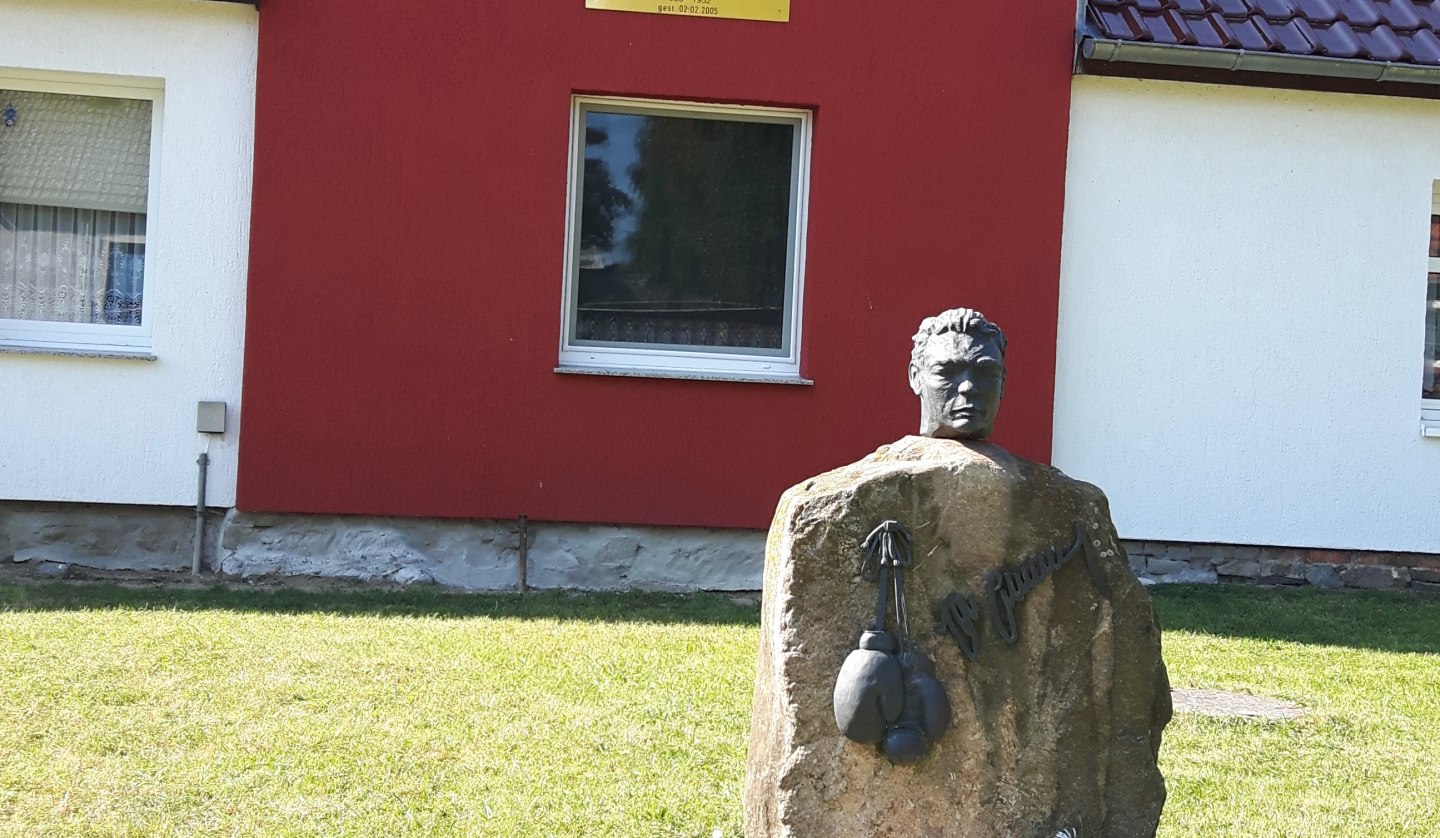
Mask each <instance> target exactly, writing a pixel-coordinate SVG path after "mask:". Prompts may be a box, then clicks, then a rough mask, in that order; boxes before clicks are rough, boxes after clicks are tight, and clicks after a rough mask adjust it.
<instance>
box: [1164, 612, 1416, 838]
mask: <svg viewBox="0 0 1440 838" xmlns="http://www.w3.org/2000/svg"><path fill="white" fill-rule="evenodd" d="M1152 590H1155V589H1152ZM1155 593H1156V606H1157V608H1158V610H1159V612H1160V618H1161V623H1162V625H1163V626H1164V627H1165V638H1164V644H1165V660H1166V664H1167V666H1168V667H1169V670H1170V680H1171V682H1172V684H1173V685H1174V686H1177V687H1207V688H1213V689H1227V690H1234V691H1237V692H1245V693H1252V694H1255V695H1268V696H1273V697H1276V698H1284V699H1288V700H1290V701H1294V702H1296V703H1298V704H1300V705H1301V706H1302V707H1304V708H1306V709H1307V710H1309V711H1310V713H1309V714H1308V715H1307V716H1305V717H1303V718H1301V719H1298V720H1295V721H1291V722H1285V723H1278V724H1277V723H1260V722H1249V721H1241V720H1232V719H1213V718H1205V717H1200V716H1189V715H1185V716H1178V717H1176V719H1175V721H1173V722H1172V723H1171V724H1170V726H1169V727H1167V728H1166V730H1165V744H1164V747H1163V749H1162V750H1161V770H1162V771H1163V772H1164V774H1165V777H1166V781H1167V784H1168V786H1169V790H1170V801H1169V803H1168V804H1167V806H1166V809H1165V818H1164V820H1163V821H1162V824H1161V829H1160V834H1161V835H1162V836H1190V835H1205V836H1211V835H1227V836H1362V835H1363V836H1372V835H1373V836H1401V835H1414V836H1436V835H1440V807H1437V800H1440V601H1436V600H1429V601H1426V600H1420V599H1416V598H1413V597H1411V596H1408V595H1403V594H1379V593H1376V594H1361V593H1357V592H1345V591H1337V592H1320V591H1279V590H1259V589H1253V588H1250V589H1246V588H1231V587H1223V588H1221V587H1196V588H1189V587H1187V588H1167V589H1160V590H1155Z"/></svg>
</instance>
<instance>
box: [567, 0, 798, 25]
mask: <svg viewBox="0 0 1440 838" xmlns="http://www.w3.org/2000/svg"><path fill="white" fill-rule="evenodd" d="M585 8H587V9H610V10H612V11H616V12H649V13H650V14H652V15H693V16H695V17H728V18H735V19H737V20H778V21H781V22H788V21H789V20H790V0H585Z"/></svg>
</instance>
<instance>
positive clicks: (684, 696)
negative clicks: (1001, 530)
mask: <svg viewBox="0 0 1440 838" xmlns="http://www.w3.org/2000/svg"><path fill="white" fill-rule="evenodd" d="M1156 596H1157V605H1158V607H1159V610H1160V613H1161V619H1162V622H1163V623H1164V625H1165V626H1166V629H1167V630H1166V635H1165V650H1166V658H1167V661H1168V662H1169V665H1170V672H1171V679H1172V681H1173V682H1174V683H1175V685H1176V686H1196V687H1212V688H1220V689H1235V690H1241V691H1247V692H1255V693H1259V694H1264V695H1272V696H1276V697H1280V698H1287V699H1290V700H1293V701H1296V702H1298V703H1300V704H1301V705H1303V706H1304V707H1306V708H1307V709H1308V710H1310V711H1311V713H1310V714H1309V715H1308V716H1307V717H1305V718H1303V719H1300V720H1297V721H1292V722H1284V723H1268V724H1267V723H1257V722H1243V721H1230V720H1213V719H1203V718H1197V717H1179V718H1177V719H1176V721H1175V722H1173V723H1172V724H1171V726H1170V727H1169V728H1168V729H1167V735H1166V742H1165V748H1164V751H1163V752H1162V754H1161V759H1162V768H1163V769H1164V771H1165V774H1166V776H1167V778H1168V781H1169V785H1170V790H1171V791H1170V803H1169V804H1168V805H1167V807H1166V812H1165V821H1164V823H1163V825H1162V829H1161V834H1162V835H1166V836H1188V835H1204V836H1211V835H1230V836H1247V838H1248V836H1270V835H1276V836H1280V835H1295V836H1299V835H1307V836H1308V835H1316V836H1321V835H1323V836H1362V835H1363V836H1370V835H1376V836H1382V835H1383V836H1392V835H1417V836H1418V835H1424V836H1433V835H1440V811H1437V809H1440V807H1437V805H1436V802H1435V799H1436V793H1437V786H1440V780H1437V777H1440V744H1437V743H1440V602H1436V601H1428V602H1427V601H1424V600H1417V599H1414V598H1411V597H1408V596H1400V595H1389V596H1386V595H1361V594H1355V593H1324V592H1316V591H1298V592H1297V591H1262V590H1254V589H1244V588H1229V587H1227V588H1213V587H1212V588H1165V589H1160V590H1158V591H1156ZM756 628H757V611H756V609H755V608H754V607H753V606H751V607H745V606H739V605H735V604H733V603H731V602H730V601H729V600H727V599H724V598H721V597H714V596H697V597H672V596H660V595H595V596H585V597H577V596H568V595H564V594H552V593H542V594H532V595H529V596H526V597H524V598H518V597H496V596H466V595H460V594H449V593H444V592H440V591H435V590H411V591H406V592H388V591H358V592H330V593H319V594H314V593H300V592H296V591H281V592H266V591H248V590H236V591H229V590H182V589H126V588H118V587H114V586H105V585H64V584H49V585H25V586H10V585H0V708H3V709H0V835H3V836H9V835H17V836H22V835H23V836H32V835H45V836H49V835H136V836H151V835H225V836H230V835H241V836H249V835H354V836H391V835H495V836H523V835H537V836H546V835H564V836H570V835H583V836H624V837H625V838H630V836H649V835H657V836H658V835H667V836H668V835H694V836H704V837H705V838H709V836H711V835H712V834H713V833H714V831H715V830H717V829H718V830H719V831H720V833H721V834H723V835H728V836H733V835H738V833H739V829H740V800H739V794H740V785H741V780H742V777H743V774H744V757H745V738H746V731H747V728H748V725H749V713H750V690H751V683H752V678H753V668H754V659H755V647H756V633H757V632H756Z"/></svg>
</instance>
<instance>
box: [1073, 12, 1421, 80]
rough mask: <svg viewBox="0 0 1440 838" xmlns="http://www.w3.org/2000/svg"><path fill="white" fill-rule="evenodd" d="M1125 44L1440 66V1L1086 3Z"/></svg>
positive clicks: (1097, 22)
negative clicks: (1135, 43)
mask: <svg viewBox="0 0 1440 838" xmlns="http://www.w3.org/2000/svg"><path fill="white" fill-rule="evenodd" d="M1086 7H1087V10H1086V17H1087V19H1088V21H1089V23H1090V25H1091V26H1092V27H1093V28H1094V29H1096V30H1098V32H1099V34H1100V35H1101V36H1103V37H1106V38H1114V39H1117V40H1122V41H1140V42H1146V43H1155V44H1165V45H1181V46H1200V47H1206V48H1209V49H1229V50H1235V49H1244V50H1252V51H1265V52H1276V53H1284V54H1288V55H1324V56H1328V57H1331V58H1352V59H1358V60H1362V61H1377V62H1382V61H1383V62H1391V61H1396V62H1409V63H1413V64H1420V65H1426V66H1440V0H1087V2H1086Z"/></svg>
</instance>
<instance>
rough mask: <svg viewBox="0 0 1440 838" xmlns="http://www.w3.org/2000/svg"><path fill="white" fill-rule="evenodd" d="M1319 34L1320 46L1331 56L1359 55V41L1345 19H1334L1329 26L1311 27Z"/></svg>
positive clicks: (1347, 56)
mask: <svg viewBox="0 0 1440 838" xmlns="http://www.w3.org/2000/svg"><path fill="white" fill-rule="evenodd" d="M1312 28H1313V29H1314V30H1315V34H1316V35H1319V36H1320V48H1321V50H1322V51H1323V53H1324V54H1325V55H1328V56H1330V57H1331V58H1355V57H1357V56H1360V41H1359V40H1357V39H1356V38H1355V30H1353V29H1351V28H1350V25H1349V24H1348V23H1346V22H1345V21H1343V20H1341V21H1336V22H1335V23H1332V24H1330V25H1329V26H1316V27H1312Z"/></svg>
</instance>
